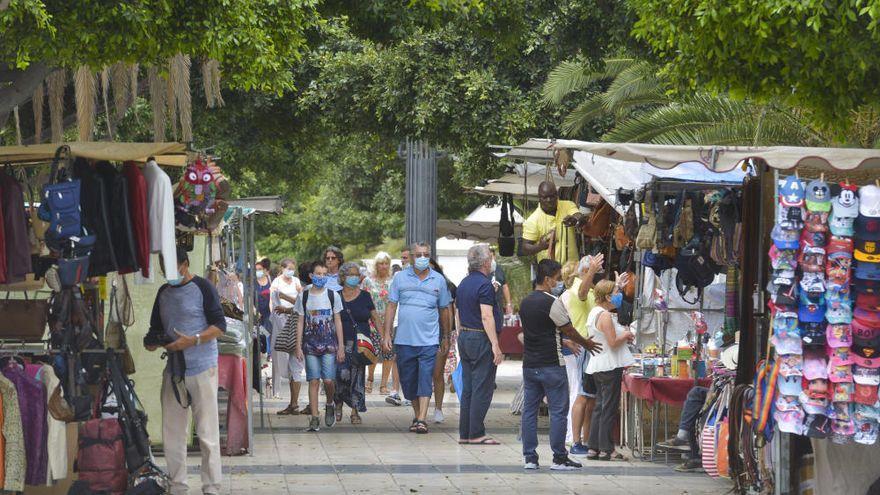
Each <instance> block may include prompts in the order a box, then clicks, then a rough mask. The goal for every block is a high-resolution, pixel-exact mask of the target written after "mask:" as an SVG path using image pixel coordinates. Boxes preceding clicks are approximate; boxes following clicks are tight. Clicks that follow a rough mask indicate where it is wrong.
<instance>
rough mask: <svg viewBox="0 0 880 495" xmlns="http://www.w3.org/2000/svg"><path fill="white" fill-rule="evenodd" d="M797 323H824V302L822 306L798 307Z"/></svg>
mask: <svg viewBox="0 0 880 495" xmlns="http://www.w3.org/2000/svg"><path fill="white" fill-rule="evenodd" d="M798 321H799V322H801V323H821V322H823V321H825V302H824V301H823V302H822V304H807V305H805V304H803V299H802V300H801V305H800V306H799V307H798Z"/></svg>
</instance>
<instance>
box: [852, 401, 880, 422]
mask: <svg viewBox="0 0 880 495" xmlns="http://www.w3.org/2000/svg"><path fill="white" fill-rule="evenodd" d="M853 417H854V418H857V419H873V420H874V421H880V407H877V405H873V406H870V405H865V404H854V407H853Z"/></svg>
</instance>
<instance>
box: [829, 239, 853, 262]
mask: <svg viewBox="0 0 880 495" xmlns="http://www.w3.org/2000/svg"><path fill="white" fill-rule="evenodd" d="M853 247H854V244H853V240H852V239H850V238H849V237H838V236H833V237H831V239H829V240H828V244H827V245H826V246H825V252H826V253H827V254H828V255H831V253H840V254H842V255H849V257H850V258H852V251H853Z"/></svg>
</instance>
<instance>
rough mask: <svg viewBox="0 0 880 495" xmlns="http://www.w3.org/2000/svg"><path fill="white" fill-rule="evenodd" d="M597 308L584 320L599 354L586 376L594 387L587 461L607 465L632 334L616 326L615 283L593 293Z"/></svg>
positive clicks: (618, 296)
mask: <svg viewBox="0 0 880 495" xmlns="http://www.w3.org/2000/svg"><path fill="white" fill-rule="evenodd" d="M593 292H594V296H595V300H596V307H594V308H593V309H592V310H591V311H590V314H589V315H588V316H587V328H588V330H589V332H590V336H591V337H592V338H593V340H594V341H596V342H598V343H600V344H602V351H601V352H600V353H598V354H596V355H594V356H592V357H591V358H590V362H589V364H587V373H588V374H589V375H592V378H593V381H594V382H595V384H596V406H595V409H594V411H593V418H592V422H591V424H590V438H589V440H588V441H587V445H588V446H589V451H588V453H587V459H598V460H603V461H608V460H611V459H618V458H622V457H621V456H619V455H618V456H615V455H614V440H613V439H612V433H613V431H614V420H615V418H616V417H617V414H618V412H619V411H620V384H621V381H622V380H623V370H624V368H626V367H627V366H631V365H632V364H633V363H635V359H634V358H633V355H632V353H631V352H630V351H629V347H628V345H627V344H629V343H631V342H632V341H633V339H634V338H635V335H634V334H633V332H632V331H630V330H628V329H627V328H625V327H624V326H622V325H620V324H619V323H617V315H616V314H614V312H615V311H616V310H617V308H619V307H620V303H621V301H622V299H623V294H622V293H621V292H620V288H619V287H618V286H617V284H616V283H615V282H612V281H610V280H602V281H600V282H599V283H597V284H596V286H595V287H594V289H593Z"/></svg>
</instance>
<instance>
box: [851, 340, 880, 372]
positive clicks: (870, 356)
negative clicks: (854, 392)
mask: <svg viewBox="0 0 880 495" xmlns="http://www.w3.org/2000/svg"><path fill="white" fill-rule="evenodd" d="M850 349H852V360H853V363H855V364H857V365H859V366H862V367H865V368H880V348H878V347H876V346H873V345H865V344H863V343H860V342H859V341H858V339H853V345H852V346H850Z"/></svg>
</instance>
